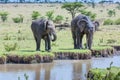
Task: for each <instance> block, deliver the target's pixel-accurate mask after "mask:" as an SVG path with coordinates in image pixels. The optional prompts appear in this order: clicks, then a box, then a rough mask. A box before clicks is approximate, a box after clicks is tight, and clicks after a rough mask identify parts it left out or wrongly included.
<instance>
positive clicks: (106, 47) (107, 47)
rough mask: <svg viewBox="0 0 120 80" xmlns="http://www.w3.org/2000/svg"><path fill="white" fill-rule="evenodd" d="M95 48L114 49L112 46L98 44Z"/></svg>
mask: <svg viewBox="0 0 120 80" xmlns="http://www.w3.org/2000/svg"><path fill="white" fill-rule="evenodd" d="M92 49H93V50H104V49H113V47H111V46H96V47H93V48H92Z"/></svg>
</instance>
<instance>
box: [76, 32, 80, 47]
mask: <svg viewBox="0 0 120 80" xmlns="http://www.w3.org/2000/svg"><path fill="white" fill-rule="evenodd" d="M77 49H80V33H79V32H78V33H77Z"/></svg>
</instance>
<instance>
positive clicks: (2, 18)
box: [0, 11, 8, 22]
mask: <svg viewBox="0 0 120 80" xmlns="http://www.w3.org/2000/svg"><path fill="white" fill-rule="evenodd" d="M0 16H1V20H2V21H3V22H5V21H6V20H7V18H8V12H5V11H3V12H0Z"/></svg>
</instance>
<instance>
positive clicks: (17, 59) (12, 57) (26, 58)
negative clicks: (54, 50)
mask: <svg viewBox="0 0 120 80" xmlns="http://www.w3.org/2000/svg"><path fill="white" fill-rule="evenodd" d="M53 59H54V57H53V56H50V55H44V56H43V55H40V54H34V55H18V54H7V55H6V63H25V64H30V63H45V62H52V61H53Z"/></svg>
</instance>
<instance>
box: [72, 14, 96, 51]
mask: <svg viewBox="0 0 120 80" xmlns="http://www.w3.org/2000/svg"><path fill="white" fill-rule="evenodd" d="M94 30H95V28H94V25H93V23H92V21H91V20H90V18H89V17H88V16H85V15H82V14H80V15H78V16H76V17H75V18H74V19H73V20H72V21H71V32H72V38H73V41H74V49H82V48H83V46H82V38H83V36H84V34H86V48H88V49H91V46H92V40H93V32H94Z"/></svg>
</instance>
